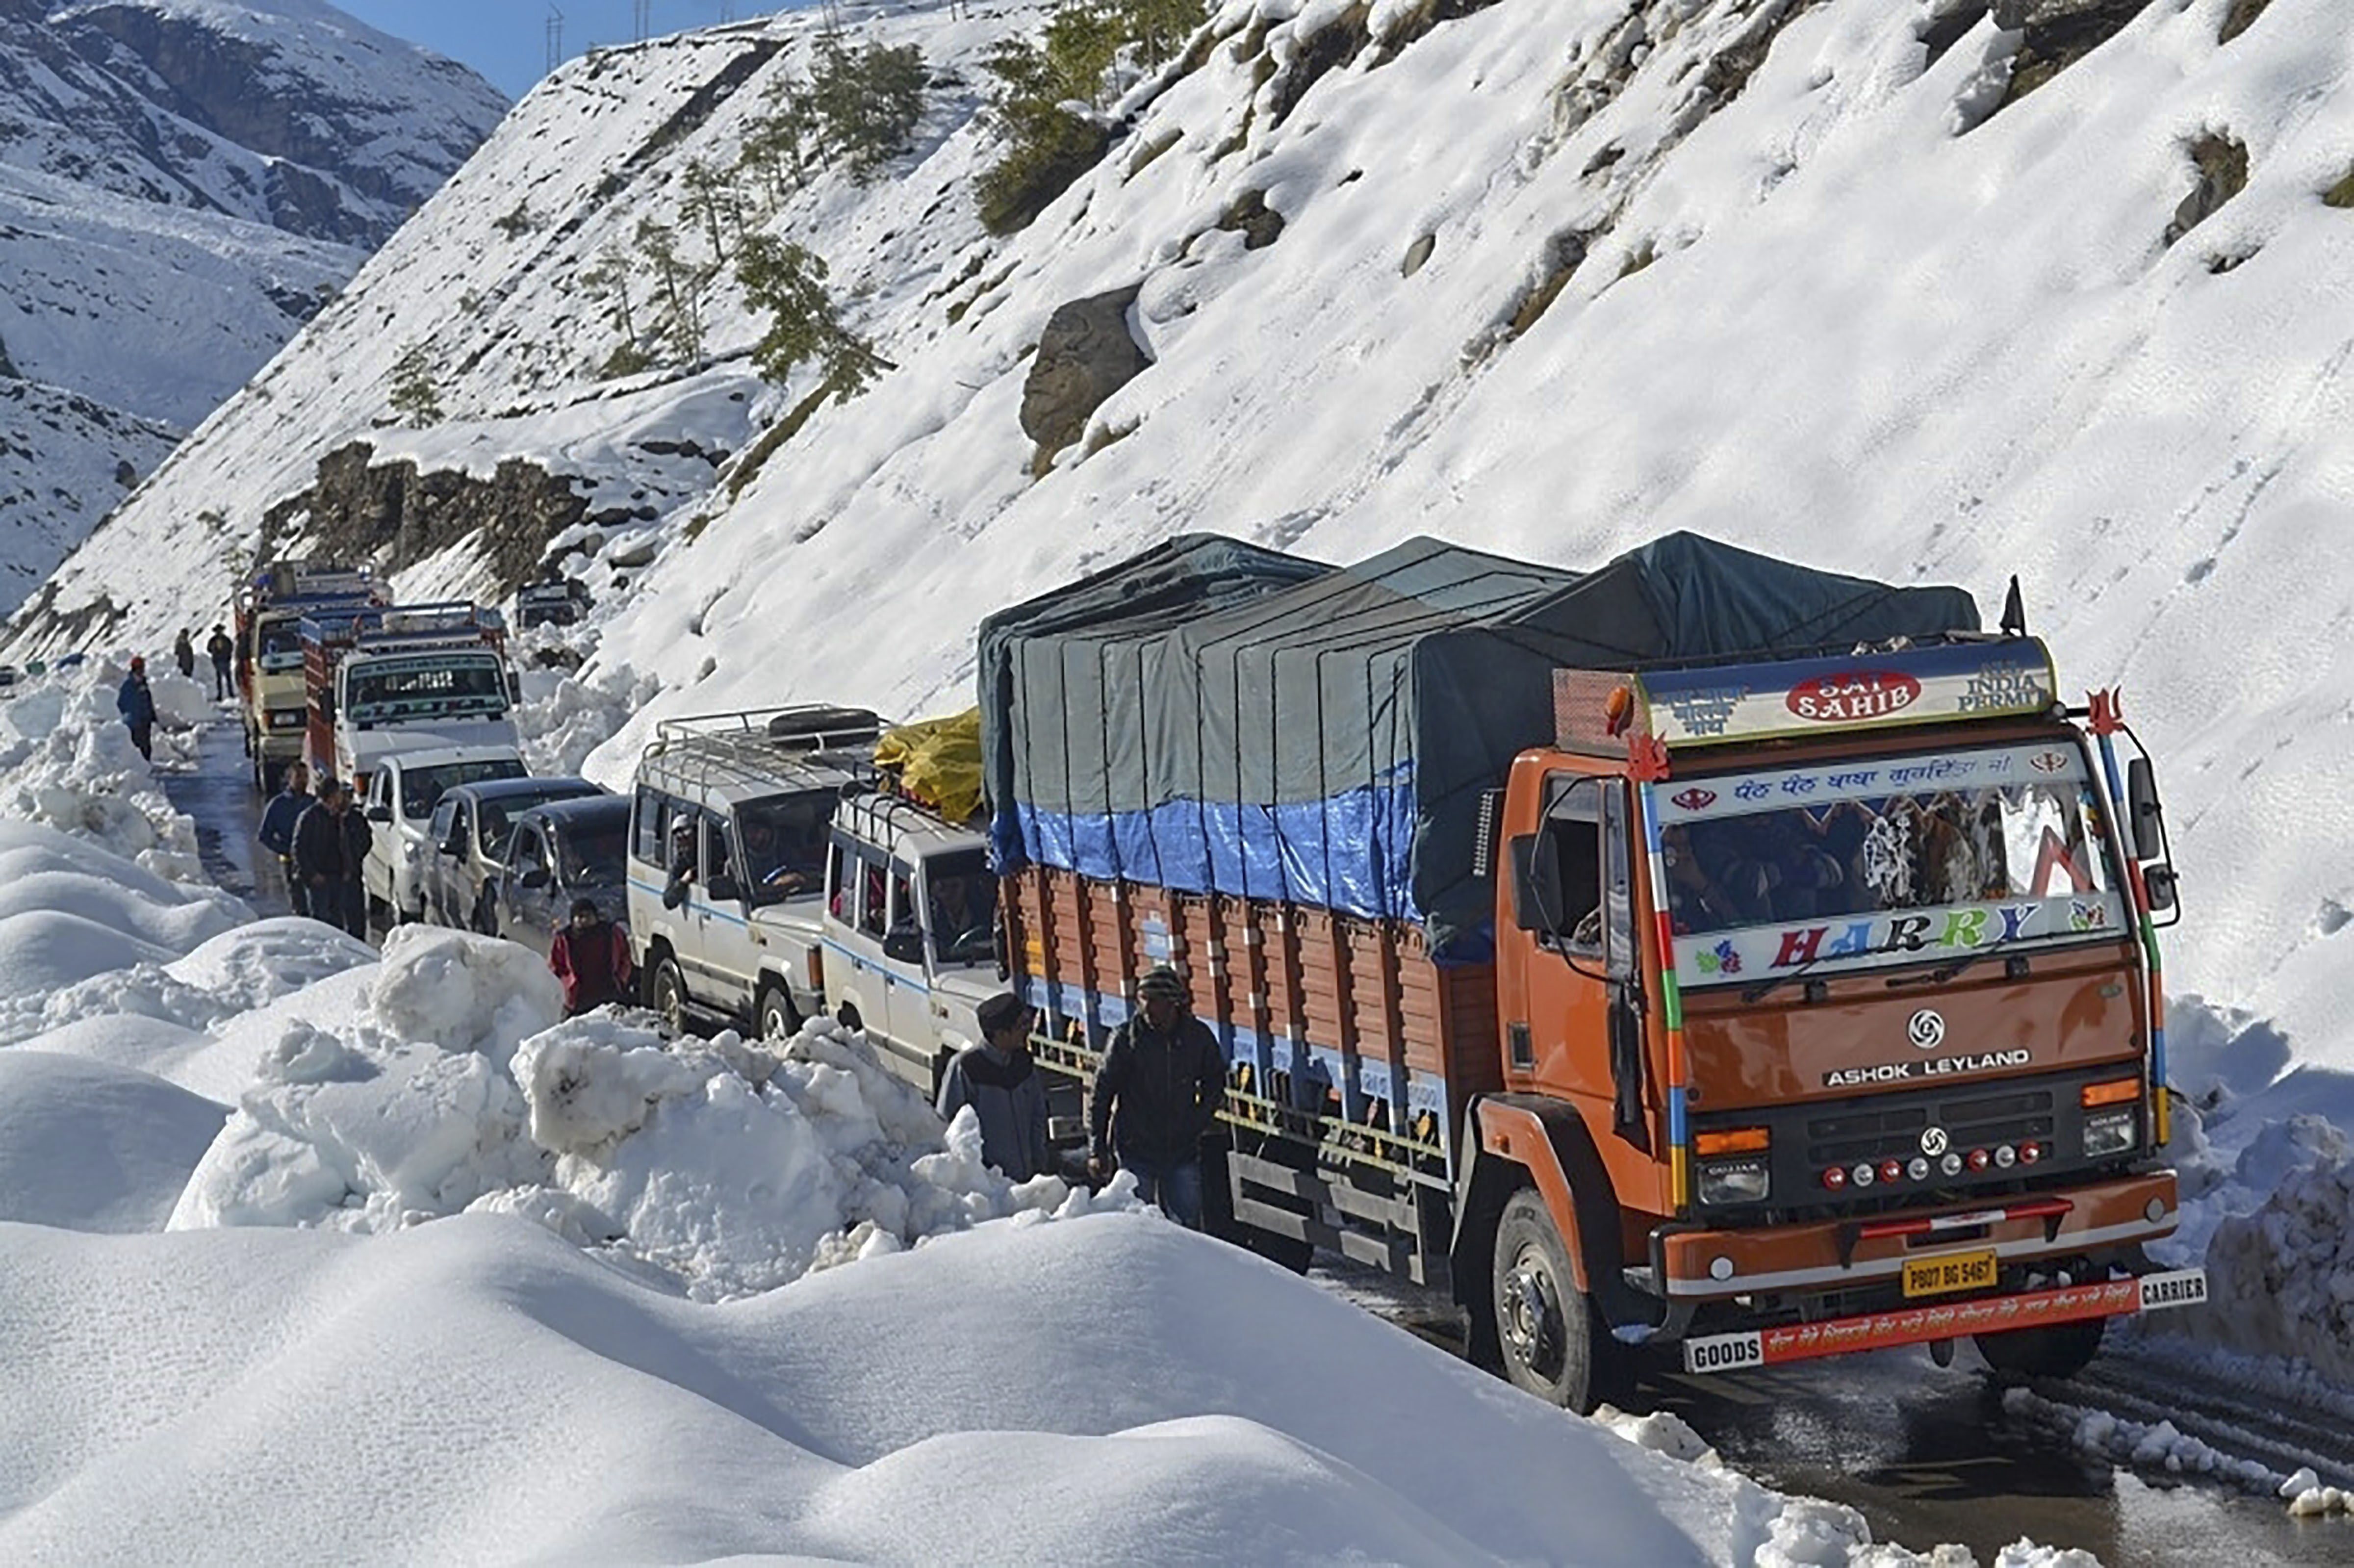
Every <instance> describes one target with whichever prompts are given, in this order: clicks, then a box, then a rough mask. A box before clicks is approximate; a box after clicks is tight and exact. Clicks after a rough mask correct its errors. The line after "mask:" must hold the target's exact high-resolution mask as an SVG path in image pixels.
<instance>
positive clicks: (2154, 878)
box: [2141, 865, 2175, 915]
mask: <svg viewBox="0 0 2354 1568" xmlns="http://www.w3.org/2000/svg"><path fill="white" fill-rule="evenodd" d="M2174 883H2175V877H2174V868H2173V867H2172V866H2170V865H2152V866H2145V867H2144V868H2143V869H2142V874H2141V885H2142V888H2143V890H2144V891H2145V892H2147V894H2148V895H2149V912H2150V913H2151V914H2153V915H2163V914H2165V913H2166V912H2167V911H2168V910H2169V909H2171V908H2173V907H2174V897H2175V885H2174Z"/></svg>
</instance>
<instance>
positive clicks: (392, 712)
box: [344, 654, 509, 724]
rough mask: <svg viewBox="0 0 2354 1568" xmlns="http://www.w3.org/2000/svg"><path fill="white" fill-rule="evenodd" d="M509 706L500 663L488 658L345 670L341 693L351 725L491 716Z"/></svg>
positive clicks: (411, 660) (427, 660) (380, 664)
mask: <svg viewBox="0 0 2354 1568" xmlns="http://www.w3.org/2000/svg"><path fill="white" fill-rule="evenodd" d="M347 669H348V667H347ZM508 700H509V699H508V694H507V690H506V684H505V683H504V680H503V679H502V678H501V675H500V671H499V661H498V659H497V657H496V656H495V655H488V654H485V655H478V656H475V657H472V658H467V657H462V656H451V655H448V654H443V655H440V656H438V657H431V658H427V657H418V658H408V659H398V658H396V659H387V660H380V661H372V662H369V663H367V664H365V665H362V666H361V667H359V668H358V669H355V670H349V673H348V677H347V679H346V680H345V691H344V706H345V711H346V715H347V716H348V717H349V718H350V719H351V721H352V722H353V723H354V724H391V723H397V722H398V721H400V720H403V719H413V718H425V717H449V716H452V715H471V716H488V715H497V714H502V713H504V712H505V711H506V708H507V704H508Z"/></svg>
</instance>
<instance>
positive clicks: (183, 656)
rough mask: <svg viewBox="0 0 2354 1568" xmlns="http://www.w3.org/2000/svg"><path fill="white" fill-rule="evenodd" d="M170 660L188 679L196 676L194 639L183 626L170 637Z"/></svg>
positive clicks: (193, 678)
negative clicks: (177, 633)
mask: <svg viewBox="0 0 2354 1568" xmlns="http://www.w3.org/2000/svg"><path fill="white" fill-rule="evenodd" d="M172 660H173V662H175V663H176V664H178V665H179V666H180V673H181V674H182V675H183V676H185V677H186V678H187V679H188V680H191V681H193V680H195V679H196V638H195V636H194V635H192V634H191V633H190V632H189V630H188V629H187V628H186V627H185V626H183V627H182V628H180V634H179V635H178V636H177V637H175V638H174V639H172Z"/></svg>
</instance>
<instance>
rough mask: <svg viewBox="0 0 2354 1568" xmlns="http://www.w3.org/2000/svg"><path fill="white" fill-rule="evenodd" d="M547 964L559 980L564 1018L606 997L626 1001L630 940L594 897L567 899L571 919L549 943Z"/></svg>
mask: <svg viewBox="0 0 2354 1568" xmlns="http://www.w3.org/2000/svg"><path fill="white" fill-rule="evenodd" d="M547 967H548V968H549V969H553V970H554V971H555V972H556V978H557V980H562V981H563V982H564V1016H565V1017H567V1018H578V1017H579V1016H580V1015H581V1014H582V1013H584V1012H588V1010H589V1009H591V1008H595V1007H602V1006H603V1005H605V1003H607V1002H609V1001H629V1000H630V988H631V985H633V984H634V983H635V982H636V980H637V966H636V965H635V964H634V963H632V962H631V959H630V938H629V935H628V933H626V932H624V931H623V930H622V929H621V928H620V927H619V926H616V925H614V924H613V923H612V922H611V921H610V920H608V919H606V918H605V914H604V911H603V910H601V909H599V908H598V907H597V901H596V900H595V899H593V898H576V899H574V900H573V901H572V923H571V924H570V925H569V926H567V927H565V928H564V929H563V930H561V931H558V932H557V934H556V940H555V941H554V942H552V943H550V944H549V945H548V949H547Z"/></svg>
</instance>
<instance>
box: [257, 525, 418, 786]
mask: <svg viewBox="0 0 2354 1568" xmlns="http://www.w3.org/2000/svg"><path fill="white" fill-rule="evenodd" d="M383 602H384V585H383V584H382V583H381V582H379V581H378V580H377V579H376V576H375V574H373V573H371V572H368V571H366V570H353V569H350V568H348V567H334V566H327V565H324V564H320V563H313V562H309V561H287V562H281V563H280V564H278V565H276V566H273V567H270V568H269V569H268V570H267V571H264V572H262V573H260V575H259V576H257V577H255V578H254V580H253V583H252V585H251V586H250V587H249V588H246V589H244V590H243V591H242V592H240V593H239V595H238V599H237V627H236V630H237V691H238V707H239V713H240V715H241V716H242V718H243V720H244V726H245V754H246V756H248V757H249V758H252V759H253V782H254V787H255V788H256V789H260V790H261V791H262V793H264V794H270V793H274V792H275V791H276V790H277V789H278V776H279V774H280V773H281V771H282V770H283V769H284V768H285V766H286V765H287V764H288V763H290V762H293V761H297V760H299V759H300V758H302V744H303V740H304V737H305V736H306V734H307V732H308V728H309V724H310V707H309V696H308V692H307V689H306V686H305V683H304V680H303V671H302V619H303V617H304V616H306V615H315V614H323V613H326V612H330V611H334V610H337V609H344V610H357V609H365V608H367V607H368V606H371V605H379V604H382V603H383Z"/></svg>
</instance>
